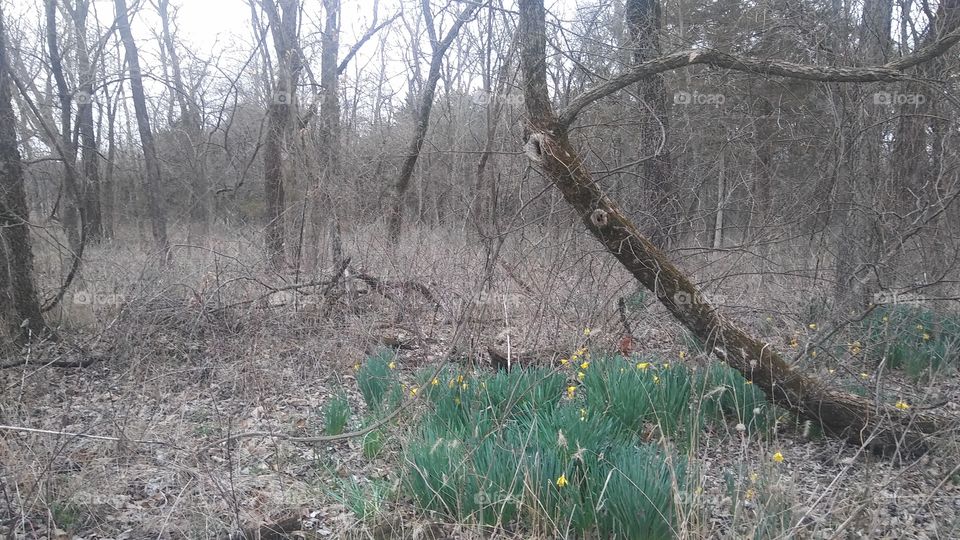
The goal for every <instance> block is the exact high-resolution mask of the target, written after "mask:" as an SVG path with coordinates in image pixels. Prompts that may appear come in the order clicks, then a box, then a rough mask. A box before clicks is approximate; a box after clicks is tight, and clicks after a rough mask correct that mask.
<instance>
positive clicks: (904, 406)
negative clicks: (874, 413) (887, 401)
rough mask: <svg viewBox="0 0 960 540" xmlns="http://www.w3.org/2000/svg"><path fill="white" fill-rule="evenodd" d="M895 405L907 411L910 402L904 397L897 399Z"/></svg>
mask: <svg viewBox="0 0 960 540" xmlns="http://www.w3.org/2000/svg"><path fill="white" fill-rule="evenodd" d="M893 406H894V407H896V408H898V409H900V410H901V411H905V410H907V409H909V408H910V404H908V403H907V402H906V401H904V400H902V399H901V400H899V401H897V402H896V403H895V404H894V405H893Z"/></svg>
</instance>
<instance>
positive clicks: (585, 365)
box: [580, 361, 590, 369]
mask: <svg viewBox="0 0 960 540" xmlns="http://www.w3.org/2000/svg"><path fill="white" fill-rule="evenodd" d="M588 367H590V362H587V361H584V362H583V363H582V364H580V369H587V368H588Z"/></svg>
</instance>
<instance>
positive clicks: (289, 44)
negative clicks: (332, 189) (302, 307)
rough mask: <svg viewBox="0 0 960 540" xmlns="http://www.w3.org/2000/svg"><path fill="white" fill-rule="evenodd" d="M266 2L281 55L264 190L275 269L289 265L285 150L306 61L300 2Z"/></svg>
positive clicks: (269, 125) (267, 232)
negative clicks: (300, 32)
mask: <svg viewBox="0 0 960 540" xmlns="http://www.w3.org/2000/svg"><path fill="white" fill-rule="evenodd" d="M278 3H279V4H280V10H279V11H278V9H277V5H276V4H275V3H274V0H263V2H261V5H262V6H263V9H264V11H265V12H266V14H267V18H268V20H269V22H270V30H271V33H272V34H273V43H274V48H275V49H276V52H277V73H276V80H275V81H274V92H273V95H272V96H271V102H270V106H269V109H268V112H267V133H266V140H265V141H264V145H263V186H264V192H265V196H266V206H267V215H266V225H265V228H264V244H265V248H266V253H267V258H268V259H269V260H270V263H271V264H272V265H273V266H274V267H275V268H281V267H282V266H284V265H285V264H286V229H285V227H284V221H285V220H284V212H285V210H286V196H285V191H284V178H283V148H284V146H285V144H286V142H287V132H288V131H289V126H290V117H291V115H292V111H293V106H294V100H295V99H296V89H297V82H298V81H299V79H300V72H301V71H302V69H303V58H302V57H301V56H300V47H299V45H298V44H297V15H298V12H299V9H300V7H299V5H300V2H299V0H279V2H278Z"/></svg>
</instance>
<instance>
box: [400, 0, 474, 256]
mask: <svg viewBox="0 0 960 540" xmlns="http://www.w3.org/2000/svg"><path fill="white" fill-rule="evenodd" d="M478 5H479V4H471V5H469V6H467V7H466V8H464V10H463V11H461V12H460V15H458V16H457V20H456V21H455V22H454V23H453V26H452V27H451V28H450V30H449V31H448V32H447V35H446V36H444V38H443V40H442V41H438V40H437V35H436V28H435V27H434V24H433V14H432V13H430V2H429V1H428V0H424V1H423V6H422V7H423V17H424V19H425V22H426V27H427V32H428V33H429V34H430V44H431V45H432V46H433V49H432V50H433V53H432V55H431V57H430V72H429V73H428V74H427V80H426V81H425V82H424V84H423V87H422V88H421V89H420V92H421V94H420V101H419V102H418V104H417V109H416V116H415V117H414V121H415V122H416V124H415V125H414V128H413V133H412V135H411V137H410V142H409V144H408V145H407V153H406V157H405V159H404V160H403V165H401V167H400V175H399V176H398V177H397V181H396V183H395V184H394V185H393V188H392V189H391V191H390V200H389V202H388V205H389V208H388V210H387V232H388V234H389V237H390V241H391V242H393V243H396V242H397V240H399V239H400V229H401V227H402V225H403V198H404V196H405V195H406V193H407V189H409V187H410V178H411V177H412V176H413V170H414V167H416V165H417V159H418V158H419V157H420V149H421V148H423V141H424V140H425V139H426V137H427V128H428V127H429V126H430V111H431V110H432V109H433V96H434V94H435V93H436V90H437V82H438V81H439V80H440V70H441V68H442V67H443V57H444V55H446V53H447V49H449V48H450V45H451V44H452V43H453V40H454V39H456V37H457V34H459V33H460V29H461V28H462V27H463V25H464V24H466V22H467V21H469V20H470V19H471V18H472V17H473V14H474V13H475V12H476V10H477V6H478ZM412 39H417V36H413V37H412ZM416 61H417V59H416V57H415V58H414V62H416ZM411 97H412V96H411Z"/></svg>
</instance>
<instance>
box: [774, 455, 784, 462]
mask: <svg viewBox="0 0 960 540" xmlns="http://www.w3.org/2000/svg"><path fill="white" fill-rule="evenodd" d="M773 462H774V463H783V454H781V453H780V452H777V453H776V454H774V455H773Z"/></svg>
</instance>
